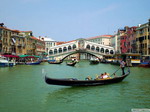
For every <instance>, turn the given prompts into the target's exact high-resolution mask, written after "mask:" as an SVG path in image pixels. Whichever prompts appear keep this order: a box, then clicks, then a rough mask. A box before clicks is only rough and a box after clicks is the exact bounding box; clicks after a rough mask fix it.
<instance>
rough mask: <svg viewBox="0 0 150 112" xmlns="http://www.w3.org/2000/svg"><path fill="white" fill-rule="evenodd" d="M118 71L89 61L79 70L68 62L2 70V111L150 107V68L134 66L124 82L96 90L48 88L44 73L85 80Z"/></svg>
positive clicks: (112, 111)
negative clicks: (68, 64)
mask: <svg viewBox="0 0 150 112" xmlns="http://www.w3.org/2000/svg"><path fill="white" fill-rule="evenodd" d="M118 68H119V66H115V65H111V64H98V65H90V64H89V62H88V61H81V62H79V63H77V65H76V66H75V67H71V66H66V63H65V62H64V63H62V64H60V65H52V64H48V63H42V64H41V65H34V66H32V65H18V66H15V67H9V68H8V67H6V68H0V112H131V109H133V108H150V69H149V68H139V67H130V70H131V74H130V75H129V76H128V77H127V78H126V79H125V80H123V82H120V83H116V84H111V85H103V86H93V87H64V86H55V85H47V84H46V83H45V82H44V75H43V74H42V69H44V70H45V71H46V72H47V76H49V77H55V78H66V77H68V78H69V77H74V78H78V79H84V78H85V77H86V76H88V75H90V76H91V77H93V78H94V77H95V76H96V74H100V73H103V72H105V71H107V72H109V73H113V72H115V71H116V70H117V69H118ZM117 74H118V75H119V74H121V71H118V72H117Z"/></svg>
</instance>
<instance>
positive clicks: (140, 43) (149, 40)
mask: <svg viewBox="0 0 150 112" xmlns="http://www.w3.org/2000/svg"><path fill="white" fill-rule="evenodd" d="M136 43H137V52H138V53H141V54H142V55H150V19H149V21H148V22H147V23H145V24H141V25H139V26H138V27H137V28H136Z"/></svg>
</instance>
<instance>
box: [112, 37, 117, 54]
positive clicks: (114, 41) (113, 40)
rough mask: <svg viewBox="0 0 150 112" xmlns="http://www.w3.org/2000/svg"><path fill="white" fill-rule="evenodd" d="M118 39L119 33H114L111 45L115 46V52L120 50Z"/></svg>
mask: <svg viewBox="0 0 150 112" xmlns="http://www.w3.org/2000/svg"><path fill="white" fill-rule="evenodd" d="M117 39H118V35H117V34H114V35H113V36H112V38H111V47H113V48H114V49H115V52H117V51H118V49H117V48H118V47H117V46H118V43H117Z"/></svg>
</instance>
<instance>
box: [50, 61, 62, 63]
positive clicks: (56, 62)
mask: <svg viewBox="0 0 150 112" xmlns="http://www.w3.org/2000/svg"><path fill="white" fill-rule="evenodd" d="M48 63H49V64H61V63H62V61H48Z"/></svg>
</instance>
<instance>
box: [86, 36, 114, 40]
mask: <svg viewBox="0 0 150 112" xmlns="http://www.w3.org/2000/svg"><path fill="white" fill-rule="evenodd" d="M100 37H113V35H99V36H95V37H89V38H86V39H87V40H91V39H96V38H100Z"/></svg>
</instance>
